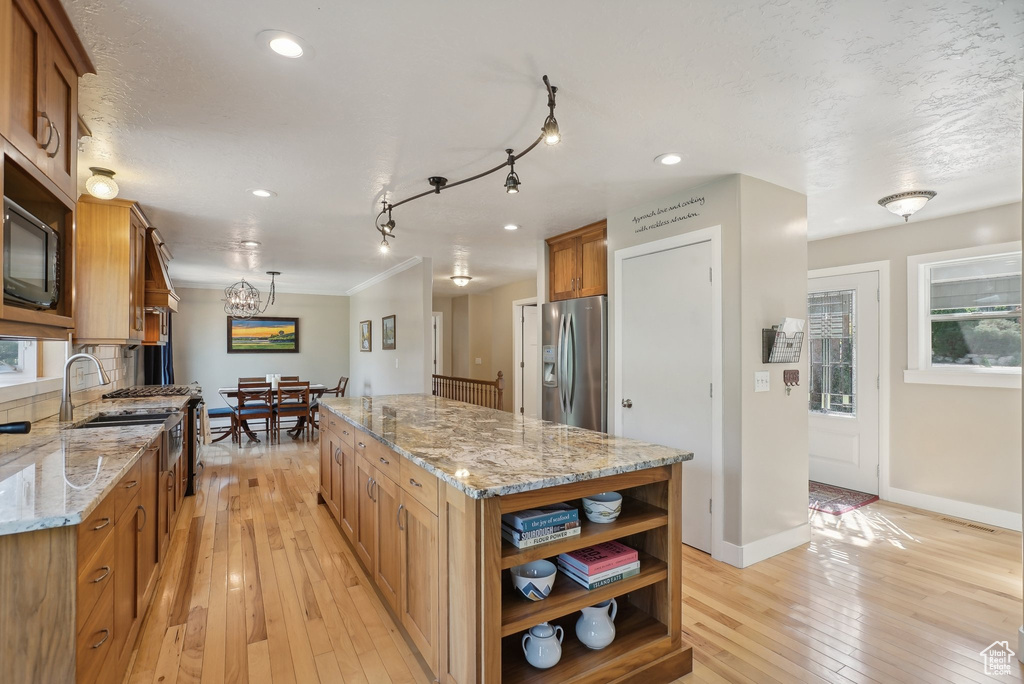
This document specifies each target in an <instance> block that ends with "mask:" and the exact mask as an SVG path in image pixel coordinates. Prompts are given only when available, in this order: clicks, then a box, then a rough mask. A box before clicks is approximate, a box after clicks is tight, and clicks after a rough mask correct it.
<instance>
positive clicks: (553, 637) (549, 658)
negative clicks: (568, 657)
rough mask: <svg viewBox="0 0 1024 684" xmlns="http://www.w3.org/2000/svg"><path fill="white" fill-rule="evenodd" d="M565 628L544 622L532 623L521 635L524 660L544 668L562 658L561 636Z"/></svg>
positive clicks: (552, 665)
mask: <svg viewBox="0 0 1024 684" xmlns="http://www.w3.org/2000/svg"><path fill="white" fill-rule="evenodd" d="M564 636H565V630H563V629H562V628H561V627H559V626H558V625H555V627H554V628H552V627H551V625H549V624H548V623H546V622H542V623H540V624H539V625H534V626H533V627H531V628H530V631H529V632H527V633H526V634H524V635H523V654H524V655H526V662H528V663H530V664H531V665H533V666H534V667H536V668H540V669H541V670H546V669H547V668H549V667H554V666H555V665H557V664H558V661H559V660H561V659H562V638H563V637H564Z"/></svg>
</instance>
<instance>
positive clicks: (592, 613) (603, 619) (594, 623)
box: [576, 599, 619, 651]
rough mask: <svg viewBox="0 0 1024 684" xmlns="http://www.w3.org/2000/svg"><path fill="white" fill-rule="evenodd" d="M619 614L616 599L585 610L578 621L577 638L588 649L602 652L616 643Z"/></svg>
mask: <svg viewBox="0 0 1024 684" xmlns="http://www.w3.org/2000/svg"><path fill="white" fill-rule="evenodd" d="M609 606H611V611H610V614H609V610H608V607H609ZM618 612H619V604H617V603H616V602H615V599H611V600H608V601H602V602H601V603H598V604H597V605H596V606H590V607H589V608H584V609H583V615H581V616H580V619H579V620H577V621H576V636H577V637H578V638H579V640H580V641H581V642H582V643H583V645H584V646H586V647H587V648H592V649H594V650H595V651H600V650H601V649H602V648H604V647H605V646H607V645H608V644H610V643H612V642H613V641H615V616H616V615H617V614H618Z"/></svg>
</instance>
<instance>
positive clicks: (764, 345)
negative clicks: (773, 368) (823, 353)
mask: <svg viewBox="0 0 1024 684" xmlns="http://www.w3.org/2000/svg"><path fill="white" fill-rule="evenodd" d="M803 344H804V334H803V333H802V332H798V333H793V334H792V335H787V334H786V333H784V332H782V331H780V330H776V329H775V328H765V329H763V330H761V362H762V363H798V362H799V361H800V348H801V347H802V346H803Z"/></svg>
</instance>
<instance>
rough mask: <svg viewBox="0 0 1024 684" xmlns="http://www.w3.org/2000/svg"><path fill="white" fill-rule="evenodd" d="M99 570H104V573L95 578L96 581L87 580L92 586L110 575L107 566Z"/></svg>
mask: <svg viewBox="0 0 1024 684" xmlns="http://www.w3.org/2000/svg"><path fill="white" fill-rule="evenodd" d="M100 570H104V571H105V572H104V573H103V574H102V575H100V576H99V577H97V578H96V579H94V580H89V581H90V582H92V583H93V584H98V583H100V582H102V581H103V580H105V579H107V575H109V574H110V566H109V565H104V566H103V567H101V568H100Z"/></svg>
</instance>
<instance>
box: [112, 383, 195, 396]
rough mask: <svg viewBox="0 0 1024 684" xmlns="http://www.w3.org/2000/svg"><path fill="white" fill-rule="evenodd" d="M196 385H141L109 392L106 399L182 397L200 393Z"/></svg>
mask: <svg viewBox="0 0 1024 684" xmlns="http://www.w3.org/2000/svg"><path fill="white" fill-rule="evenodd" d="M198 391H199V388H198V387H196V386H194V385H139V386H137V387H126V388H124V389H119V390H114V391H113V392H107V393H106V394H104V395H103V398H104V399H138V398H140V397H182V396H185V395H186V394H192V393H194V392H198Z"/></svg>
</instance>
